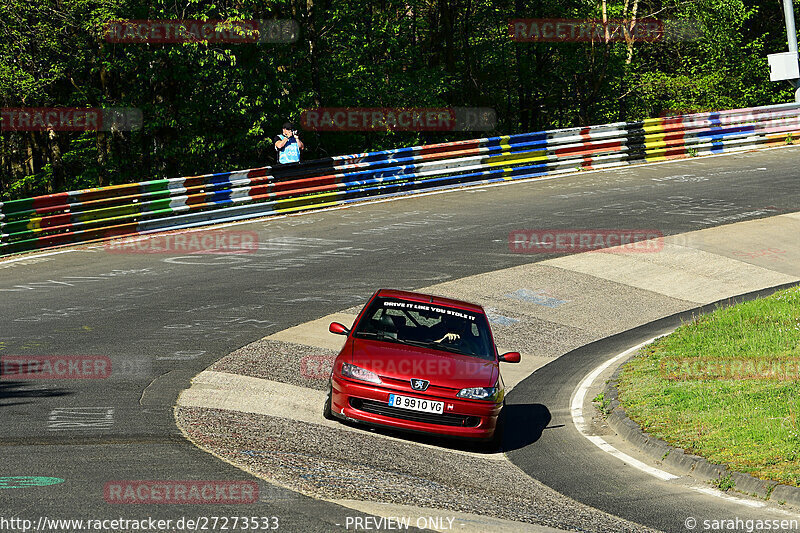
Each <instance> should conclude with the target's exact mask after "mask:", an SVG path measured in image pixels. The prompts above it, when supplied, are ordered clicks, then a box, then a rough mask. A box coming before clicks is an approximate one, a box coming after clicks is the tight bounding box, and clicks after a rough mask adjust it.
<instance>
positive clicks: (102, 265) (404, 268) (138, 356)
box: [0, 148, 800, 531]
mask: <svg viewBox="0 0 800 533" xmlns="http://www.w3.org/2000/svg"><path fill="white" fill-rule="evenodd" d="M799 154H800V151H799V150H798V149H797V148H784V149H780V150H771V151H765V152H753V153H747V154H739V155H733V156H725V157H715V158H702V159H697V160H686V161H681V162H673V163H669V164H662V165H653V166H648V167H632V168H625V169H621V170H612V171H606V172H582V173H578V174H575V175H570V176H565V177H560V178H557V179H547V180H539V181H530V182H525V183H515V184H510V185H508V186H501V187H488V188H475V189H466V190H463V191H458V192H450V193H447V194H432V195H425V196H421V197H414V198H408V199H402V200H398V201H393V202H383V203H376V204H364V205H359V206H355V207H351V208H349V209H342V210H331V211H325V212H316V213H309V214H305V215H302V216H294V217H285V218H278V219H263V220H260V221H257V222H251V223H247V224H243V225H237V226H232V227H229V228H227V229H229V230H231V231H233V230H236V231H240V230H241V231H256V232H257V233H258V237H259V243H260V245H259V250H258V251H257V252H256V253H253V254H241V255H210V254H202V255H188V256H176V255H169V254H131V253H128V254H120V253H110V252H108V251H106V250H105V249H104V248H103V246H102V245H94V246H82V247H76V248H73V249H71V251H68V252H66V253H59V254H54V255H46V256H39V257H36V256H32V257H28V258H25V257H21V258H12V259H11V260H10V261H8V260H7V261H5V262H0V271H1V272H2V275H0V355H3V356H9V355H44V356H50V355H70V356H74V355H101V356H107V357H109V358H110V359H111V361H112V365H113V368H114V369H115V370H114V372H112V375H111V376H110V377H109V378H108V379H105V380H62V381H37V380H28V381H10V380H8V379H2V380H0V414H2V421H3V431H2V432H0V449H2V455H1V457H2V459H3V461H2V464H3V466H2V470H0V471H1V472H2V474H0V477H4V476H47V477H56V478H61V479H63V480H64V482H63V483H59V484H55V485H49V486H43V487H24V488H6V489H3V490H0V516H5V517H10V516H16V517H22V518H28V519H34V520H35V519H37V518H38V517H40V516H47V517H50V518H86V519H88V518H92V519H102V518H118V517H120V516H123V517H130V518H144V517H147V516H152V517H154V518H161V519H167V518H170V519H178V518H180V517H182V516H190V517H197V516H198V515H204V514H205V515H211V514H214V515H218V516H224V515H230V516H234V515H257V516H276V517H278V520H279V523H280V529H281V530H284V531H330V530H332V529H336V528H337V524H338V525H339V526H340V527H342V528H343V527H344V526H343V525H344V524H345V520H346V517H348V516H353V515H354V514H355V513H354V511H352V510H351V509H346V508H343V507H339V506H337V505H334V504H331V503H328V502H323V501H318V500H312V499H309V498H306V497H303V496H300V495H297V494H294V493H291V492H289V491H282V490H278V489H274V488H271V487H268V486H266V485H265V484H261V491H262V494H261V500H260V502H259V503H257V504H238V505H215V506H214V507H213V510H211V511H210V510H208V508H207V507H203V508H202V510H198V509H199V506H196V505H195V506H192V505H169V506H164V505H161V506H159V505H135V506H126V505H119V504H108V503H106V501H105V500H104V495H103V489H104V486H105V484H106V483H108V482H109V481H113V480H191V479H194V480H248V479H250V478H249V477H248V476H247V475H246V474H244V473H243V472H241V471H239V470H238V469H236V468H234V467H232V466H230V465H228V464H226V463H223V462H222V461H219V460H217V459H215V458H213V457H211V456H209V455H207V454H205V453H204V452H202V451H200V450H198V449H196V448H194V447H193V446H192V445H191V444H190V443H188V442H187V441H185V440H184V439H183V437H182V435H181V434H180V432H179V431H178V430H177V429H176V427H175V423H174V419H173V411H172V408H173V405H174V404H175V400H176V397H177V395H178V393H179V392H180V391H181V390H182V389H184V388H186V387H187V386H188V385H189V380H190V379H191V378H192V377H193V376H194V375H196V374H197V373H199V372H200V371H202V370H203V369H204V368H206V367H208V366H209V365H210V364H211V363H212V362H214V361H216V360H217V359H219V358H221V357H223V356H225V355H227V354H229V353H230V352H232V351H234V350H235V349H237V348H239V347H242V346H244V345H246V344H248V343H250V342H253V341H255V340H257V339H260V338H262V337H264V336H266V335H269V334H270V333H274V332H277V331H280V330H283V329H286V328H288V327H290V326H293V325H296V324H299V323H302V322H306V321H309V320H312V319H314V318H318V317H320V316H323V315H326V314H329V313H333V312H336V311H339V310H342V309H345V308H350V307H353V306H356V305H359V304H362V303H363V302H364V301H365V300H366V298H367V297H368V296H369V295H370V294H371V293H372V292H373V291H374V290H375V289H376V288H379V287H384V286H386V287H394V288H401V289H412V290H413V289H415V288H419V287H423V286H428V285H432V284H434V283H437V282H440V281H446V280H449V279H455V278H461V277H465V276H469V275H473V274H478V273H482V272H488V271H493V270H497V269H500V268H505V267H510V266H515V265H520V264H524V263H529V262H535V261H540V260H543V259H547V258H550V257H552V255H547V254H534V255H525V254H514V253H511V252H510V251H509V246H508V236H509V232H511V231H512V230H516V229H526V228H527V229H533V228H538V229H544V228H628V229H633V228H643V229H655V230H659V231H661V232H663V233H664V234H666V235H669V234H675V233H682V232H686V231H691V230H696V229H702V228H708V227H713V226H717V225H722V224H728V223H731V222H737V221H742V220H748V219H753V218H761V217H766V216H771V215H775V214H779V213H781V212H786V211H797V210H800V180H798V171H797V164H796V161H797V157H798V155H799ZM666 325H667V324H658V325H654V326H653V328H654V329H658V328H661V327H666ZM648 333H649V331H639V332H631V333H630V334H628V336H626V337H623V338H616V339H611V340H609V341H607V342H606V343H601V344H600V345H596V346H590V347H587V348H585V349H586V350H592V358H593V359H592V360H595V359H596V360H597V361H602V360H604V359H605V358H607V357H606V355H608V354H612V352H613V351H614V350H615V349H617V348H619V347H620V346H621V347H623V348H624V347H626V346H625V345H630V344H635V343H636V342H637V341H638V340H639V339H640V337H641V338H647V334H648ZM650 336H652V335H650ZM628 341H630V342H629V343H628ZM569 355H570V354H568V356H565V357H564V358H563V360H557V361H555V362H554V363H553V364H551V365H550V366H548V367H545V368H544V369H542V371H541V372H537V374H534V376H532V377H531V378H530V379H529V380H528V381H526V382H523V383H522V384H520V385H519V387H518V388H517V389H515V390H514V392H513V393H512V394H513V396H511V398H512V399H513V400H514V401H515V402H528V403H540V404H543V405H547V404H548V399H551V400H552V401H555V400H556V399H558V398H563V395H564V394H567V395H569V393H570V392H571V389H569V387H568V386H567V383H568V382H569V383H572V381H568V380H570V379H573V378H575V376H577V375H578V374H581V375H582V373H583V372H584V370H585V367H584V365H586V364H588V363H587V360H586V359H581V363H580V364H575V365H573V364H572V363H571V362H573V361H576V360H577V358H575V357H569ZM543 376H544V377H547V378H548V379H544V377H543ZM551 416H552V417H553V419H554V421H555V420H556V419H557V418H558V417H559V416H562V413H551ZM511 437H512V438H513V435H512V436H511ZM549 438H550V437H548V432H547V431H546V430H545V431H543V432H542V437H541V439H539V440H538V441H536V442H533V443H532V444H530V445H529V446H526V447H524V448H520V449H517V450H514V451H512V452H511V453H510V457H511V459H512V460H513V461H514V462H515V463H517V464H519V465H521V466H522V467H523V469H524V470H526V472H528V473H529V474H531V475H533V476H534V477H536V478H537V479H539V480H541V481H543V482H544V483H545V484H547V485H549V486H551V487H553V488H555V489H557V490H559V491H560V492H563V493H564V494H567V495H569V496H572V497H573V498H575V499H577V500H579V501H581V502H584V503H587V504H589V505H592V506H594V507H597V508H599V509H602V510H605V511H607V512H610V513H612V514H615V515H617V516H621V517H623V518H627V519H629V520H632V521H635V522H638V523H640V524H643V525H646V526H650V527H653V528H656V529H670V528H671V527H674V524H676V523H679V522H676V520H678V518H677V516H676V513H675V511H674V509H675V508H677V505H678V502H671V501H670V499H671V498H672V497H673V495H672V494H670V493H669V492H665V491H663V490H662V491H659V488H658V487H657V486H653V485H652V484H653V481H652V480H650V479H645V478H644V476H642V477H641V478H632V479H630V480H629V481H628V482H626V483H622V484H616V485H614V486H608V487H607V489H608V490H607V491H605V492H603V493H599V494H598V493H597V491H593V490H589V489H588V486H587V484H586V482H585V477H584V476H586V475H593V474H592V473H591V472H592V471H591V470H590V469H591V468H594V469H596V470H598V471H599V472H601V474H603V475H605V474H607V473H608V471H610V470H611V469H613V466H608V463H604V462H603V461H604V459H603V458H598V457H597V454H596V453H595V451H594V450H592V451H588V450H589V447H591V445H590V444H588V443H586V442H579V441H580V439H581V437H580V436H579V435H577V433H576V434H575V435H572V436H571V437H570V441H569V442H556V443H553V442H548V439H549ZM553 444H555V445H556V447H558V446H561V447H562V448H563V450H562V453H561V454H558V455H555V456H554V455H552V454H551V455H547V456H543V455H542V454H543V453H544V450H552V449H553ZM583 450H586V452H585V458H584V459H583V460H582V461H581V463H580V465H579V466H576V463H575V462H574V461H572V462H570V460H569V459H568V457H567V456H566V455H567V452H570V451H571V452H573V453H574V452H576V451H578V453H583ZM364 453H369V450H365V452H364ZM570 465H572V469H570V468H567V467H568V466H570ZM578 470H580V472H577V471H578ZM2 482H3V480H0V484H2ZM645 483H650V484H651V488H649V489H647V490H646V491H643V490H642V485H643V484H645ZM6 484H9V483H8V482H6ZM674 497H675V498H680V496H674ZM717 503H719V502H715V501H714V500H713V499H712V498H705V499H703V498H701V497H698V499H697V503H696V505H697V506H698V507H699V508H703V507H704V506H706V505H708V506H713V505H715V504H717ZM719 505H720V508H721V509H727V508H725V507H724V505H723V504H721V503H720V504H719ZM670 509H672V511H671V510H670ZM212 511H213V512H212ZM681 520H682V518H681Z"/></svg>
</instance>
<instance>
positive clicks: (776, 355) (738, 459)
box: [619, 287, 800, 486]
mask: <svg viewBox="0 0 800 533" xmlns="http://www.w3.org/2000/svg"><path fill="white" fill-rule="evenodd" d="M798 361H800V287H793V288H791V289H787V290H783V291H779V292H776V293H775V294H773V295H771V296H769V297H767V298H762V299H759V300H754V301H751V302H747V303H744V304H740V305H737V306H734V307H728V308H724V309H717V310H716V311H714V312H713V313H710V314H707V315H703V316H700V317H697V318H695V320H693V321H692V322H690V323H687V324H684V325H682V326H681V327H679V328H678V329H677V330H676V331H675V332H674V333H673V334H671V335H669V336H667V337H663V338H661V339H658V340H657V341H655V342H654V343H653V344H651V345H649V346H646V347H645V348H643V349H642V350H641V351H640V353H639V354H638V355H637V356H636V357H635V358H634V359H632V360H631V361H630V362H629V363H628V364H626V365H625V367H624V368H623V371H622V373H621V375H620V380H619V399H620V403H621V404H622V405H623V406H624V407H625V410H626V412H627V414H628V416H629V417H630V418H631V419H633V420H634V421H636V422H637V423H638V424H639V425H640V426H641V427H642V429H644V430H645V431H646V432H648V433H650V434H652V435H654V436H656V437H659V438H661V439H663V440H665V441H667V442H668V443H670V444H672V445H673V446H678V447H681V448H684V449H686V450H687V451H689V452H691V453H695V454H697V455H701V456H703V457H705V458H707V459H708V460H709V461H711V462H713V463H718V464H725V465H728V466H729V468H731V469H732V470H734V471H739V472H746V473H749V474H752V475H754V476H756V477H759V478H762V479H771V480H775V481H778V482H780V483H785V484H788V485H794V486H800V365H799V364H798ZM720 369H723V370H720ZM765 369H766V370H768V369H777V370H779V372H777V373H773V374H770V373H769V372H767V371H766V370H765Z"/></svg>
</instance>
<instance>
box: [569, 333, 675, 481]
mask: <svg viewBox="0 0 800 533" xmlns="http://www.w3.org/2000/svg"><path fill="white" fill-rule="evenodd" d="M657 338H658V337H653V338H652V339H650V340H648V341H645V342H643V343H641V344H637V345H636V346H634V347H633V348H628V349H627V350H625V351H624V352H622V353H621V354H619V355H617V356H615V357H612V358H611V359H609V360H608V361H606V362H605V363H603V364H601V365H600V366H598V367H597V368H595V369H594V370H593V371H592V373H591V374H589V375H588V376H586V377H585V378H584V379H583V381H582V382H581V383H580V385H578V388H577V389H575V392H574V393H573V395H572V403H571V404H570V412H571V413H572V422H573V424H575V427H576V428H578V431H580V433H581V435H583V436H584V437H586V438H587V439H588V440H589V441H590V442H591V443H592V444H594V445H595V446H597V447H598V448H600V449H601V450H603V451H604V452H606V453H609V454H611V455H613V456H614V457H616V458H617V459H619V460H621V461H623V462H626V463H628V464H629V465H631V466H632V467H634V468H638V469H639V470H641V471H643V472H646V473H648V474H650V475H651V476H655V477H657V478H658V479H662V480H664V481H669V480H671V479H677V478H678V476H676V475H673V474H670V473H669V472H665V471H664V470H660V469H658V468H654V467H652V466H650V465H646V464H644V463H643V462H641V461H639V460H638V459H634V458H633V457H631V456H630V455H628V454H626V453H623V452H621V451H619V450H618V449H616V448H614V447H613V446H612V445H611V444H609V443H608V442H606V441H605V440H604V439H603V438H602V437H598V436H595V435H589V434H588V433H587V431H586V430H587V428H586V426H587V424H586V419H585V418H584V417H583V402H584V400H585V399H586V393H587V392H588V390H589V387H591V386H592V383H594V380H595V379H597V376H599V375H600V374H602V373H603V371H604V370H606V369H607V368H608V367H610V366H611V365H613V364H614V363H616V362H617V361H619V360H620V359H622V358H624V357H627V356H628V355H629V354H630V353H631V352H634V351H636V350H638V349H639V348H641V347H642V346H644V345H646V344H650V343H651V342H653V341H654V340H656V339H657Z"/></svg>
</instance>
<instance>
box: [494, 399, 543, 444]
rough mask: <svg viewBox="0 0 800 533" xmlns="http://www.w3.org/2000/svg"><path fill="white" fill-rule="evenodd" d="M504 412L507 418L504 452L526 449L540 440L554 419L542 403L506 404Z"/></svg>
mask: <svg viewBox="0 0 800 533" xmlns="http://www.w3.org/2000/svg"><path fill="white" fill-rule="evenodd" d="M503 411H504V415H505V417H506V429H505V435H504V436H503V451H504V452H508V451H511V450H518V449H520V448H524V447H525V446H528V445H529V444H533V443H534V442H536V441H537V440H539V438H540V437H541V436H542V431H544V430H545V429H548V428H547V425H548V424H549V423H550V421H551V420H552V419H553V417H552V416H551V415H550V410H549V409H548V408H547V406H545V405H542V404H540V403H522V404H506V406H505V408H504V409H503Z"/></svg>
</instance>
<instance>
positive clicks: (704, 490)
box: [691, 485, 767, 509]
mask: <svg viewBox="0 0 800 533" xmlns="http://www.w3.org/2000/svg"><path fill="white" fill-rule="evenodd" d="M691 489H692V490H696V491H697V492H702V493H703V494H708V495H709V496H716V497H717V498H722V499H723V500H728V501H732V502H734V503H738V504H740V505H746V506H747V507H755V508H756V509H760V508H761V507H766V506H767V504H766V503H764V502H757V501H755V500H745V499H744V498H737V497H736V496H728V495H727V494H724V493H722V492H720V491H718V490H716V489H712V488H711V487H699V486H697V485H693V486H692V487H691Z"/></svg>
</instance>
